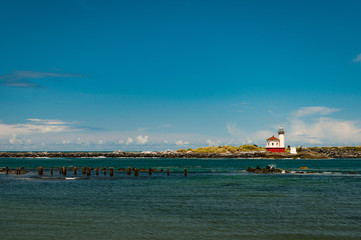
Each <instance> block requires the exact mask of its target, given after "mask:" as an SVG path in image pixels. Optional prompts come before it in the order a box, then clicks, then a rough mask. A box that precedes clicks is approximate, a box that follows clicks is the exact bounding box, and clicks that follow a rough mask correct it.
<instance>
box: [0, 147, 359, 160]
mask: <svg viewBox="0 0 361 240" xmlns="http://www.w3.org/2000/svg"><path fill="white" fill-rule="evenodd" d="M0 158H264V159H282V158H292V159H326V158H361V147H321V148H302V149H297V154H294V153H290V152H269V151H225V152H207V151H204V152H197V151H190V150H189V151H186V150H177V151H162V152H149V151H147V152H122V151H119V150H118V151H114V152H0Z"/></svg>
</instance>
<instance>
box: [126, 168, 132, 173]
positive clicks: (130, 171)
mask: <svg viewBox="0 0 361 240" xmlns="http://www.w3.org/2000/svg"><path fill="white" fill-rule="evenodd" d="M130 174H132V169H131V168H130V167H128V171H127V175H130Z"/></svg>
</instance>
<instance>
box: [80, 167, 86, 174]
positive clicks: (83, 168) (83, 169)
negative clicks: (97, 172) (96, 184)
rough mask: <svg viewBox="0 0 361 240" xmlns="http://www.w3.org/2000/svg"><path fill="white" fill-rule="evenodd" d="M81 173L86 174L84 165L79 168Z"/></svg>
mask: <svg viewBox="0 0 361 240" xmlns="http://www.w3.org/2000/svg"><path fill="white" fill-rule="evenodd" d="M81 174H83V175H85V174H86V170H85V167H82V168H81Z"/></svg>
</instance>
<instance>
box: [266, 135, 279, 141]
mask: <svg viewBox="0 0 361 240" xmlns="http://www.w3.org/2000/svg"><path fill="white" fill-rule="evenodd" d="M268 140H279V139H278V138H276V137H275V135H273V136H272V137H270V138H268V139H267V141H268Z"/></svg>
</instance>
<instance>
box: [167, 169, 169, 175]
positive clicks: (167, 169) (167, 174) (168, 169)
mask: <svg viewBox="0 0 361 240" xmlns="http://www.w3.org/2000/svg"><path fill="white" fill-rule="evenodd" d="M167 176H169V168H167Z"/></svg>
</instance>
